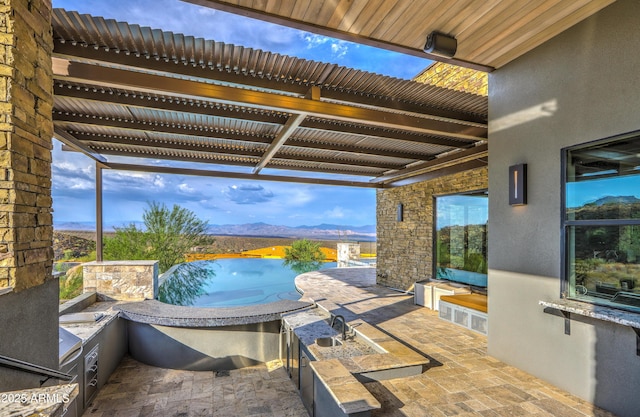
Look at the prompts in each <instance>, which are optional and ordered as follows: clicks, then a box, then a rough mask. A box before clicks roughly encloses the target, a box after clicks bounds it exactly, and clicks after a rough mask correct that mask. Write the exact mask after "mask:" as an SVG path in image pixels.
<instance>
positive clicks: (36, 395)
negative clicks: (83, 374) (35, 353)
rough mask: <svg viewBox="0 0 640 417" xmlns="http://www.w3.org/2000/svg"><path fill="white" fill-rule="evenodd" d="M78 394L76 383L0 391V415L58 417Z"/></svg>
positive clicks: (12, 416)
mask: <svg viewBox="0 0 640 417" xmlns="http://www.w3.org/2000/svg"><path fill="white" fill-rule="evenodd" d="M77 396H78V384H67V385H52V386H49V387H42V388H32V389H25V390H21V391H11V392H2V393H0V416H11V417H22V416H24V417H27V416H38V417H59V416H62V415H64V413H65V412H66V410H67V406H68V405H69V404H70V403H71V402H72V401H73V400H74V399H75V398H76V397H77Z"/></svg>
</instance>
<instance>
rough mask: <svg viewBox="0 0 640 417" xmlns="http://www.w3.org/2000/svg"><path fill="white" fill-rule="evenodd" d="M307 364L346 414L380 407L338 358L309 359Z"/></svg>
mask: <svg viewBox="0 0 640 417" xmlns="http://www.w3.org/2000/svg"><path fill="white" fill-rule="evenodd" d="M309 364H310V366H311V369H313V371H314V373H315V375H316V377H317V378H318V380H320V382H322V384H324V386H325V387H327V388H328V391H329V393H330V394H331V397H333V399H334V400H335V402H336V404H338V406H339V407H340V409H341V410H342V411H343V412H344V413H345V414H346V415H353V414H358V413H365V412H368V411H371V410H376V409H379V408H382V405H381V404H380V402H379V401H378V400H376V398H375V397H374V396H373V395H371V393H370V392H369V391H368V390H367V389H366V388H365V387H364V386H363V385H362V384H361V383H360V382H359V381H358V380H357V379H356V378H355V377H354V376H353V375H352V374H351V372H349V371H348V370H347V369H346V368H345V367H344V366H342V364H341V363H340V361H339V360H338V359H329V360H326V361H311V362H310V363H309Z"/></svg>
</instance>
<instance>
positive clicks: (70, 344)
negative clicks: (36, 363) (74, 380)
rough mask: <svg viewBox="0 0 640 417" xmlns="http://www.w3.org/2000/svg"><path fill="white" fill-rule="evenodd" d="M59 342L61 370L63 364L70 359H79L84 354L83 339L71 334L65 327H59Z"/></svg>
mask: <svg viewBox="0 0 640 417" xmlns="http://www.w3.org/2000/svg"><path fill="white" fill-rule="evenodd" d="M58 342H59V346H60V350H59V351H58V361H59V364H60V368H62V367H63V364H65V363H66V362H69V361H70V358H71V359H73V357H75V359H77V358H79V357H80V355H81V354H82V339H80V338H79V337H78V336H76V335H75V334H73V333H71V332H70V331H68V330H67V329H65V328H63V327H58Z"/></svg>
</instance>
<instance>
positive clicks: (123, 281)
mask: <svg viewBox="0 0 640 417" xmlns="http://www.w3.org/2000/svg"><path fill="white" fill-rule="evenodd" d="M82 274H83V292H85V293H86V292H97V293H98V296H99V297H101V298H107V299H114V300H121V301H142V300H145V299H146V300H152V299H155V298H156V296H157V295H158V261H104V262H87V263H85V264H84V265H83V266H82Z"/></svg>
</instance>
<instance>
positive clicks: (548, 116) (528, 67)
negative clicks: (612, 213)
mask: <svg viewBox="0 0 640 417" xmlns="http://www.w3.org/2000/svg"><path fill="white" fill-rule="evenodd" d="M638 22H640V3H639V2H637V1H635V0H619V1H618V2H616V3H614V4H612V5H611V6H609V7H607V8H605V9H603V10H602V11H601V12H599V13H598V14H596V15H594V16H592V17H591V18H589V19H587V20H585V21H584V22H582V23H580V24H578V25H576V26H574V27H573V28H571V29H569V30H567V31H565V32H564V33H562V34H561V35H559V36H557V37H556V38H554V39H552V40H551V41H548V42H547V43H545V44H544V45H542V46H540V47H539V48H537V49H535V50H533V51H532V52H530V53H528V54H526V55H525V56H523V57H521V58H520V59H518V60H516V61H514V62H512V63H511V64H509V65H507V66H505V67H503V68H501V69H499V70H497V71H495V72H493V73H492V74H490V81H489V86H490V92H489V110H490V113H489V120H490V122H489V230H490V233H489V288H490V297H489V314H490V320H489V323H490V325H489V335H490V337H489V353H490V354H491V355H493V356H495V357H497V358H498V359H500V360H503V361H505V362H507V363H509V364H512V365H515V366H516V367H518V368H520V369H523V370H525V371H527V372H529V373H531V374H533V375H535V376H538V377H540V378H542V379H545V380H547V381H550V382H551V383H553V384H555V385H556V386H559V387H561V388H563V389H565V390H568V391H569V392H571V393H573V394H576V395H578V396H580V397H582V398H584V399H587V400H589V401H591V402H593V403H595V404H596V405H598V406H601V407H603V408H605V409H608V410H610V411H612V412H614V413H616V414H617V415H620V416H632V415H633V416H637V415H638V414H637V412H638V410H640V396H638V395H637V389H638V387H639V386H640V357H639V356H636V354H635V353H636V336H635V334H634V332H633V330H632V329H631V328H628V327H624V326H620V325H615V324H611V323H608V322H603V321H599V320H592V319H587V318H576V319H574V320H572V321H571V334H570V335H565V334H564V320H563V319H562V317H558V316H554V315H551V314H546V313H544V312H543V308H542V307H541V306H540V305H538V301H539V300H553V299H558V298H559V297H560V276H561V253H562V252H561V240H560V239H561V238H560V220H561V212H560V210H561V167H560V163H561V148H563V147H566V146H570V145H574V144H580V143H584V142H588V141H592V140H596V139H600V138H604V137H609V136H612V135H616V134H620V133H625V132H629V131H633V130H638V129H640V112H639V110H638V109H640V87H639V86H640V71H639V70H638V69H639V68H640V54H638V53H637V51H638V50H640V32H639V31H638ZM523 110H526V112H521V111H523ZM518 112H520V113H518ZM523 115H527V116H528V117H529V119H528V120H523V119H522V117H521V116H523ZM518 116H519V117H518ZM517 163H527V164H528V204H527V205H526V206H520V207H512V206H510V205H509V201H508V195H507V191H508V167H509V166H510V165H513V164H517ZM573 317H574V318H575V317H576V316H573Z"/></svg>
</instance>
